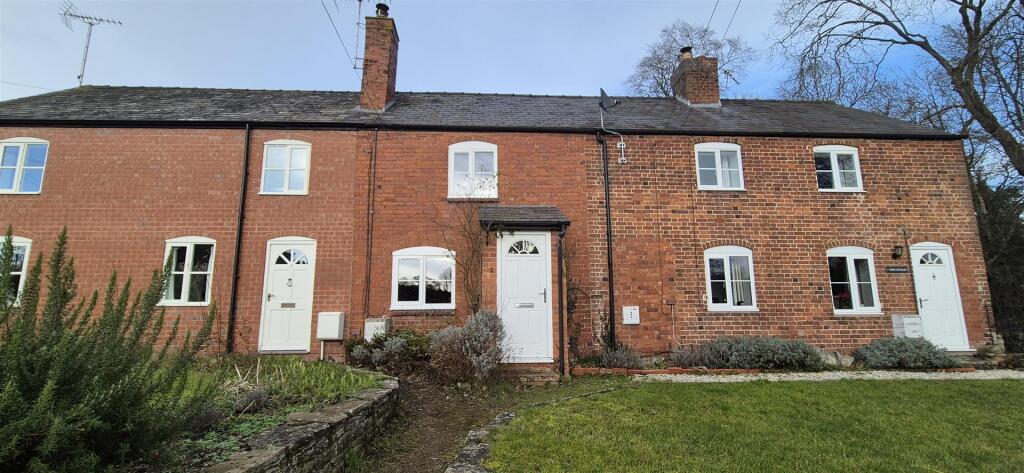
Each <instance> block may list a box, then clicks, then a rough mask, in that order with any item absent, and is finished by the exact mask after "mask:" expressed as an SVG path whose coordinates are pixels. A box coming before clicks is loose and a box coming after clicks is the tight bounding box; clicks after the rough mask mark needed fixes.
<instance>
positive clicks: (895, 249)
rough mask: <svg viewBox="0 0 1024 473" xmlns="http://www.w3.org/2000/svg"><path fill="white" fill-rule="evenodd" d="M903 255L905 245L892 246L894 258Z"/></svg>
mask: <svg viewBox="0 0 1024 473" xmlns="http://www.w3.org/2000/svg"><path fill="white" fill-rule="evenodd" d="M901 256H903V245H896V246H894V247H892V259H900V257H901Z"/></svg>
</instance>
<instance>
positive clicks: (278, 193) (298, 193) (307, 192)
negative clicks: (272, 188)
mask: <svg viewBox="0 0 1024 473" xmlns="http://www.w3.org/2000/svg"><path fill="white" fill-rule="evenodd" d="M259 195H309V191H308V190H306V191H303V192H266V191H260V192H259Z"/></svg>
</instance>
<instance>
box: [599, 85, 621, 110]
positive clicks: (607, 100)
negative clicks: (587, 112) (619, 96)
mask: <svg viewBox="0 0 1024 473" xmlns="http://www.w3.org/2000/svg"><path fill="white" fill-rule="evenodd" d="M620 103H622V102H620V101H618V100H614V99H612V98H611V97H609V96H608V94H607V93H606V92H605V91H604V89H603V88H602V89H601V103H600V105H601V110H604V111H606V112H607V111H608V109H609V108H612V107H614V106H616V105H619V104H620Z"/></svg>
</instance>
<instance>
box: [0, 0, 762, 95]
mask: <svg viewBox="0 0 1024 473" xmlns="http://www.w3.org/2000/svg"><path fill="white" fill-rule="evenodd" d="M324 2H325V3H326V5H327V7H328V9H329V11H330V13H331V14H332V15H333V16H334V18H335V22H336V24H337V26H338V29H339V31H340V32H341V35H342V39H343V40H344V42H345V44H346V45H347V46H348V48H349V50H350V51H353V49H354V47H355V44H354V43H355V34H356V33H355V22H356V18H357V15H356V4H357V2H356V1H355V0H324ZM374 3H375V2H374V1H371V0H367V1H364V2H363V15H364V16H365V15H369V14H372V10H373V4H374ZM390 3H391V13H392V17H394V18H395V21H396V22H397V24H398V31H399V36H400V39H401V42H400V48H399V66H398V89H399V90H402V91H462V92H509V93H533V94H569V95H595V94H597V91H598V88H599V87H604V88H605V89H606V90H608V91H609V92H610V93H613V94H623V93H625V88H624V86H623V81H624V80H625V79H626V77H627V76H628V75H629V74H630V72H631V70H632V68H633V66H634V65H635V64H636V62H637V61H638V60H639V59H640V58H641V57H642V56H643V54H644V51H645V48H646V45H647V44H648V43H651V42H653V41H654V40H655V39H656V38H657V35H658V31H659V29H660V28H661V27H662V26H664V25H666V24H668V23H671V22H672V21H674V20H675V19H677V18H681V19H684V20H686V21H690V22H693V23H698V24H702V23H706V22H707V21H708V19H709V17H710V15H711V11H712V9H713V7H714V5H715V3H716V2H715V1H714V0H707V1H696V0H694V1H671V2H640V1H617V2H615V1H591V2H583V1H545V2H541V1H529V2H524V1H519V2H511V1H425V0H393V1H391V2H390ZM718 3H719V5H718V9H717V11H716V13H715V15H714V17H713V18H711V27H712V28H713V29H716V30H718V31H719V33H721V32H722V30H723V29H724V28H725V26H726V24H727V23H728V22H729V18H730V16H731V15H732V12H733V9H734V8H735V7H736V5H737V0H719V2H718ZM75 4H76V5H77V6H78V10H79V11H80V12H82V13H86V14H90V15H94V16H103V17H113V18H117V19H119V20H121V21H122V22H123V23H124V24H123V25H122V26H111V25H100V26H97V27H96V28H95V29H94V30H93V38H92V45H91V48H90V51H89V63H88V68H87V70H86V75H85V82H86V84H111V85H149V86H180V87H231V88H257V89H312V90H358V89H359V75H358V73H359V71H354V70H353V69H352V67H351V64H350V63H349V60H348V58H347V57H346V55H345V52H344V51H343V49H342V46H341V44H339V42H338V39H337V38H336V37H335V33H334V30H333V29H332V28H331V24H330V23H329V21H328V19H327V16H326V14H325V12H324V7H323V6H322V5H321V3H320V1H319V0H295V1H280V0H278V1H244V2H243V1H210V2H200V1H183V0H175V1H167V0H162V1H149V0H135V1H85V0H80V1H76V2H75ZM335 4H336V5H337V8H336V7H335ZM59 6H60V3H59V2H57V1H41V0H39V1H15V0H0V81H2V82H0V100H7V99H11V98H16V97H21V96H26V95H34V94H38V93H42V92H45V90H43V89H38V88H31V87H25V86H22V85H16V84H12V83H17V84H27V85H31V86H35V87H41V88H44V89H54V90H56V89H64V88H69V87H73V86H75V85H77V79H76V76H77V75H78V68H79V63H80V61H81V54H82V46H83V43H84V40H85V27H84V25H76V28H75V31H68V30H67V28H65V26H64V25H63V24H62V23H61V22H60V21H59V19H58V16H57V12H58V10H59ZM775 7H776V2H774V1H767V0H760V1H759V0H742V3H741V4H740V8H739V10H738V13H737V15H736V18H735V20H734V21H733V24H732V26H731V29H730V36H732V35H741V36H742V37H743V38H744V39H745V40H746V41H747V42H748V44H750V45H751V46H753V47H755V48H758V51H759V54H760V55H761V57H762V59H761V60H759V61H757V62H755V63H754V64H752V65H751V67H750V71H749V73H748V74H747V76H746V78H745V79H744V81H743V82H742V83H741V84H740V85H739V86H735V87H733V89H732V90H731V92H730V95H732V96H739V97H770V96H771V93H772V90H773V89H774V87H775V85H776V83H777V81H778V80H780V79H781V76H780V72H779V71H778V68H777V67H775V66H774V65H773V64H772V61H771V60H770V58H769V57H768V52H767V50H766V48H767V46H768V44H769V41H768V39H767V37H768V35H769V33H770V32H771V28H772V24H773V13H774V11H775ZM360 41H361V40H360ZM360 48H361V46H360ZM353 52H354V51H353Z"/></svg>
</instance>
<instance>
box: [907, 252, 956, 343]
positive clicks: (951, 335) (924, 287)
mask: <svg viewBox="0 0 1024 473" xmlns="http://www.w3.org/2000/svg"><path fill="white" fill-rule="evenodd" d="M910 259H911V261H913V265H914V288H915V291H916V292H917V311H918V314H920V316H921V328H922V330H923V332H924V338H926V339H928V340H929V341H931V342H932V343H934V344H936V345H938V346H940V347H942V348H945V349H947V350H953V351H962V350H969V349H970V346H969V345H968V344H967V327H966V325H965V324H964V312H963V307H962V306H961V304H960V288H959V286H958V284H957V282H956V267H955V266H954V265H953V250H952V248H950V247H949V246H948V245H944V244H941V243H918V244H915V245H912V246H911V247H910Z"/></svg>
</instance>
